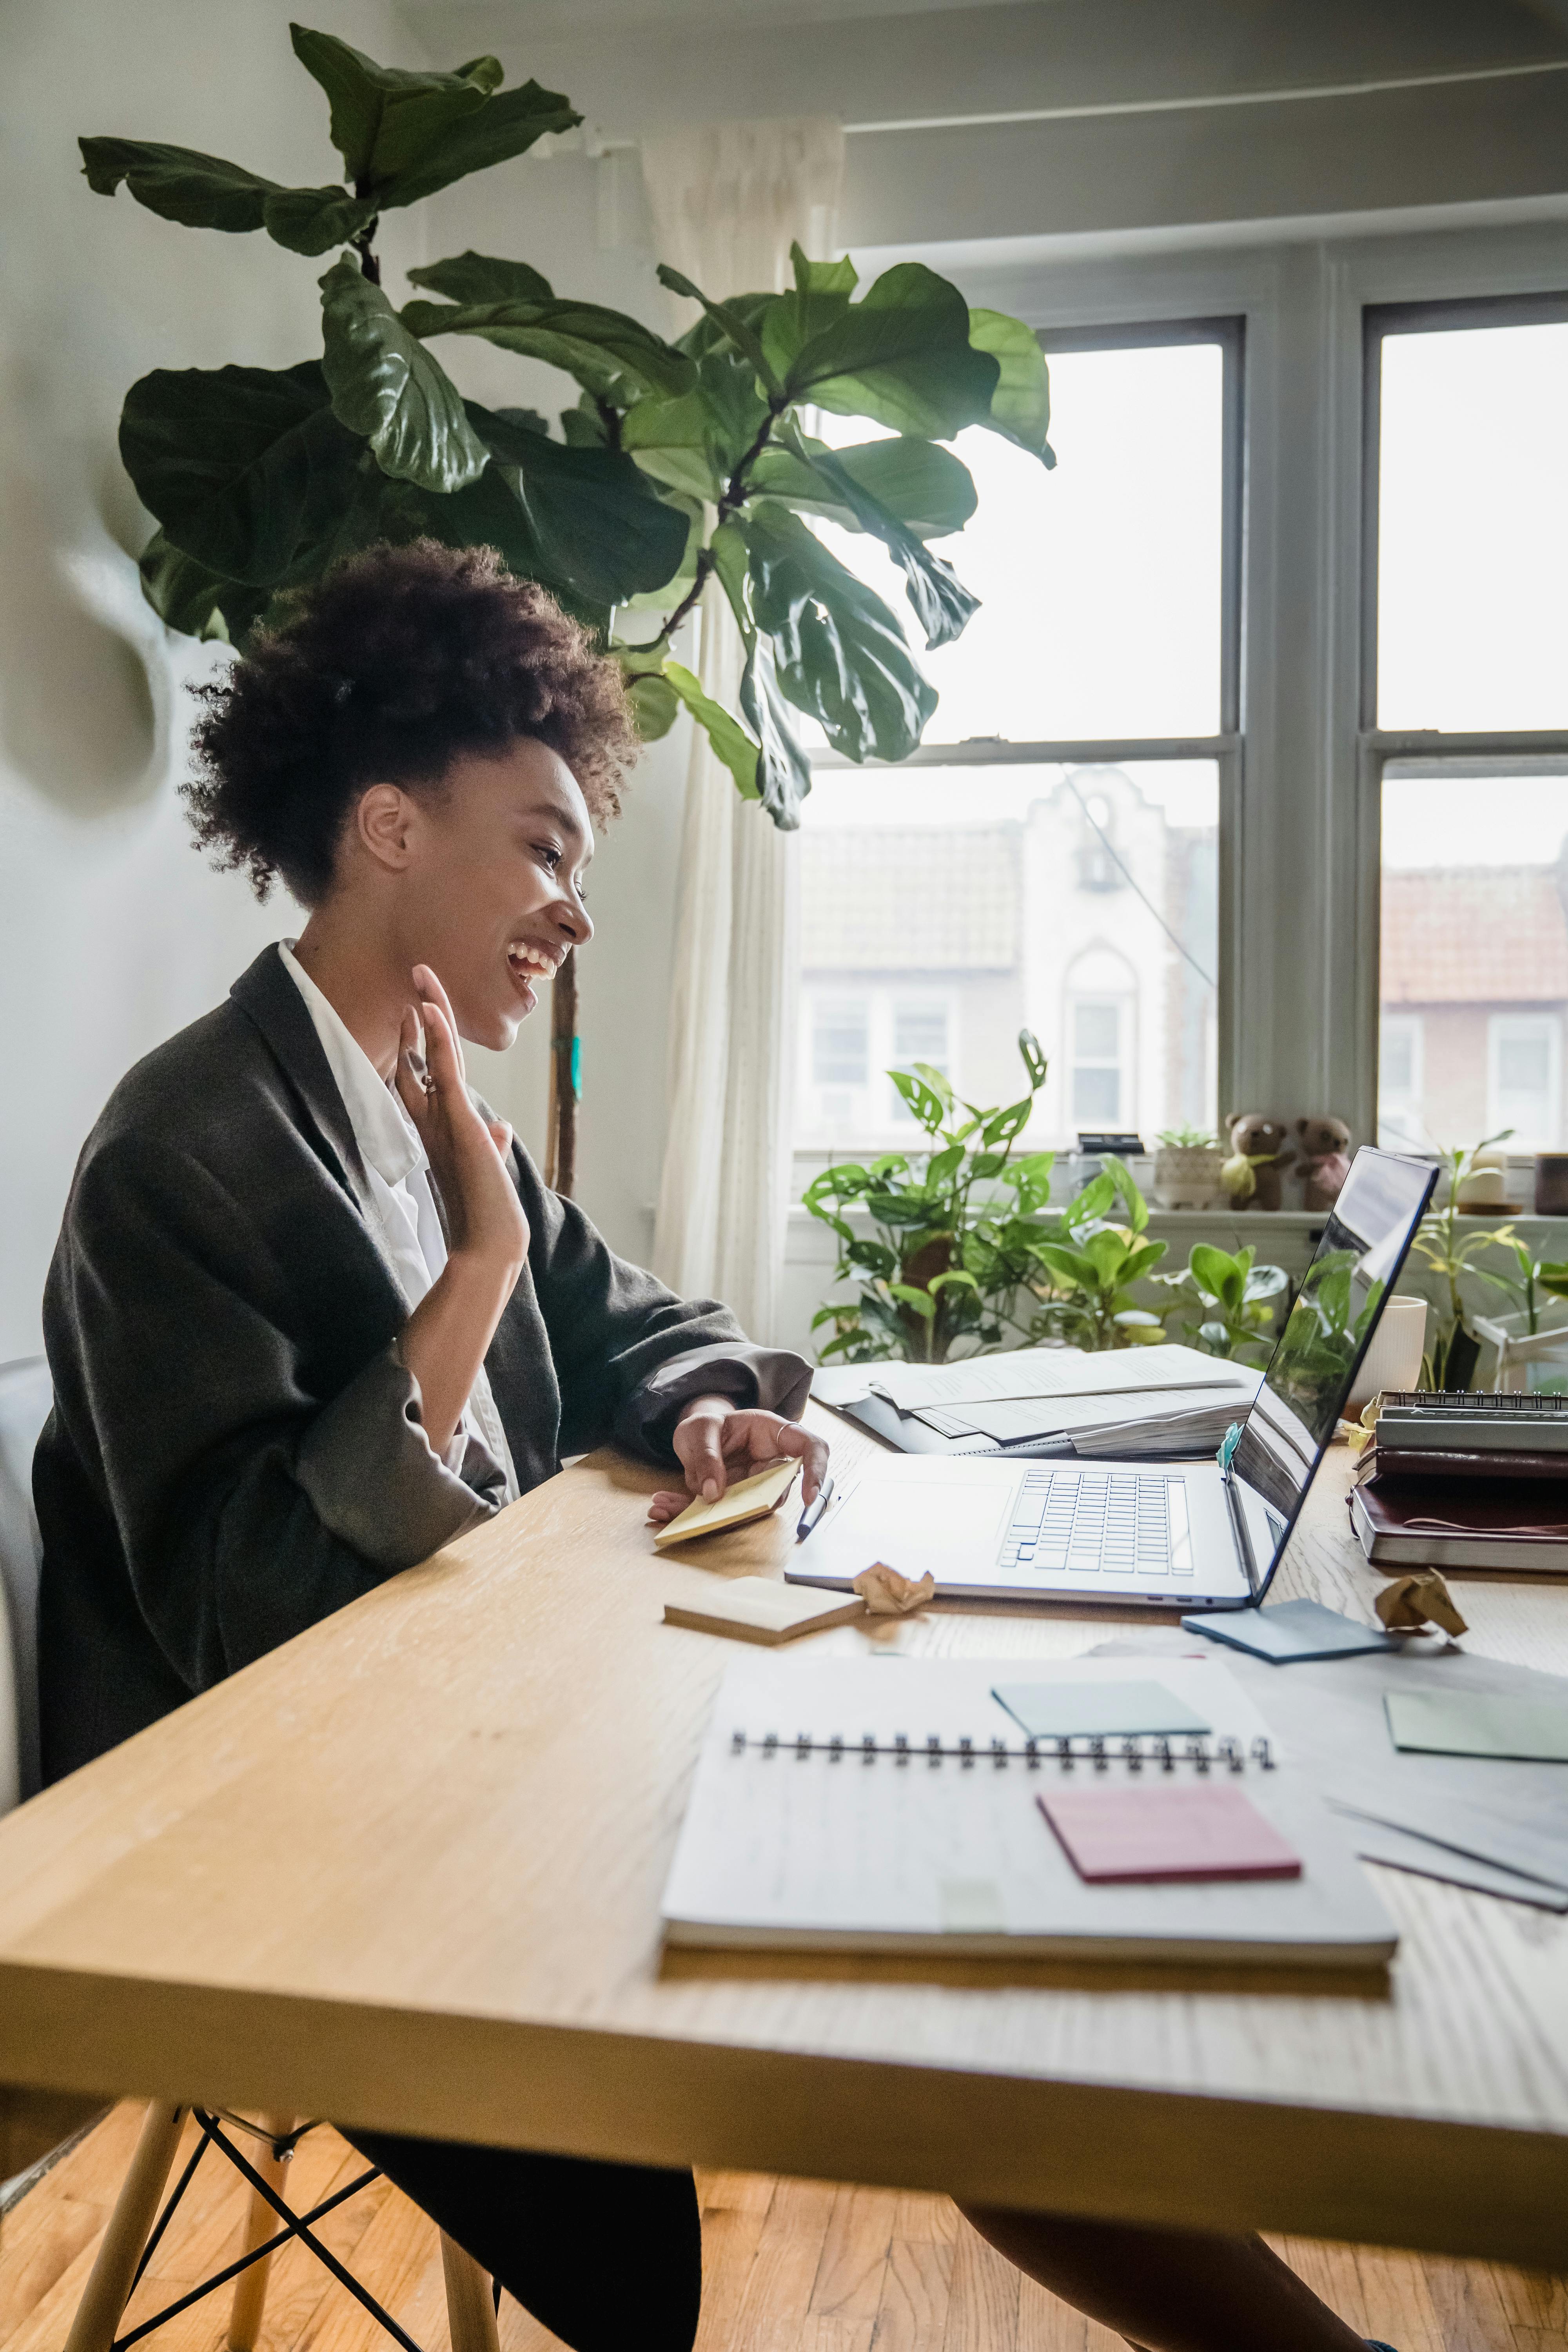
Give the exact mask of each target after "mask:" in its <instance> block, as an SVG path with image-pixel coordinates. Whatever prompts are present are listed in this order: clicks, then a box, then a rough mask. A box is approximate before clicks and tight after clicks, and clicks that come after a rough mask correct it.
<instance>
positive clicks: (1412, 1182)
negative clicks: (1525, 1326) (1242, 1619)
mask: <svg viewBox="0 0 1568 2352" xmlns="http://www.w3.org/2000/svg"><path fill="white" fill-rule="evenodd" d="M1436 1181H1437V1171H1436V1168H1434V1167H1433V1166H1432V1164H1431V1162H1430V1161H1429V1160H1402V1159H1399V1158H1396V1157H1395V1155H1394V1153H1393V1152H1389V1151H1374V1150H1372V1149H1371V1148H1370V1147H1363V1149H1362V1150H1360V1151H1358V1152H1357V1153H1356V1156H1355V1159H1354V1160H1352V1163H1351V1172H1350V1174H1349V1175H1348V1176H1347V1177H1346V1179H1345V1181H1344V1185H1343V1189H1342V1192H1341V1193H1340V1196H1339V1199H1338V1200H1337V1201H1336V1202H1334V1205H1333V1207H1332V1208H1331V1210H1330V1211H1329V1213H1328V1221H1327V1223H1325V1225H1324V1227H1323V1236H1322V1239H1321V1241H1320V1242H1319V1244H1318V1246H1317V1249H1316V1250H1315V1251H1314V1253H1313V1255H1312V1263H1311V1265H1310V1266H1309V1267H1308V1268H1307V1272H1306V1276H1305V1278H1304V1279H1303V1281H1302V1284H1301V1287H1300V1291H1299V1292H1298V1294H1297V1297H1296V1303H1295V1305H1294V1306H1293V1307H1291V1309H1290V1312H1289V1316H1288V1318H1286V1323H1285V1328H1284V1329H1283V1331H1281V1333H1280V1334H1279V1341H1278V1343H1277V1344H1276V1347H1275V1349H1274V1353H1273V1355H1272V1356H1271V1357H1270V1358H1269V1360H1268V1370H1267V1371H1266V1372H1265V1373H1264V1375H1263V1384H1262V1386H1261V1388H1260V1389H1259V1390H1258V1399H1257V1402H1256V1403H1255V1404H1254V1405H1253V1407H1252V1409H1251V1411H1250V1412H1248V1414H1247V1419H1246V1421H1245V1422H1244V1423H1242V1429H1241V1437H1240V1441H1239V1443H1238V1444H1237V1449H1236V1454H1235V1459H1234V1462H1233V1465H1232V1467H1233V1470H1234V1474H1235V1475H1236V1476H1237V1478H1238V1479H1239V1480H1240V1481H1241V1482H1242V1483H1243V1485H1245V1486H1249V1487H1250V1488H1251V1489H1252V1492H1253V1494H1254V1496H1256V1497H1257V1498H1258V1502H1259V1503H1260V1504H1261V1505H1262V1513H1261V1517H1262V1518H1263V1520H1264V1522H1265V1523H1266V1525H1267V1528H1268V1545H1267V1548H1266V1549H1265V1552H1264V1556H1263V1557H1262V1558H1258V1559H1255V1560H1254V1566H1255V1568H1256V1569H1257V1570H1258V1598H1259V1599H1261V1598H1262V1595H1263V1593H1264V1592H1266V1591H1268V1583H1269V1580H1270V1579H1271V1578H1272V1576H1273V1574H1274V1570H1275V1568H1276V1567H1277V1565H1278V1564H1279V1555H1280V1553H1281V1552H1282V1551H1283V1550H1284V1549H1285V1539H1286V1538H1287V1537H1288V1536H1289V1532H1290V1529H1291V1528H1292V1527H1293V1526H1294V1525H1295V1522H1296V1517H1297V1514H1298V1513H1299V1512H1300V1508H1301V1505H1302V1502H1303V1500H1304V1499H1305V1496H1306V1492H1307V1488H1308V1486H1310V1484H1311V1480H1312V1477H1313V1474H1314V1473H1315V1472H1316V1470H1317V1467H1318V1465H1319V1463H1320V1462H1321V1460H1322V1458H1323V1454H1324V1452H1325V1450H1326V1448H1327V1446H1328V1444H1329V1441H1330V1439H1331V1437H1332V1436H1333V1433H1334V1424H1335V1423H1336V1422H1337V1421H1338V1419H1339V1417H1340V1414H1341V1412H1342V1410H1343V1408H1344V1402H1345V1399H1346V1398H1347V1397H1348V1396H1349V1394H1350V1392H1351V1386H1352V1382H1353V1381H1354V1379H1355V1376H1356V1371H1357V1370H1358V1368H1359V1366H1360V1363H1361V1360H1362V1358H1363V1356H1364V1355H1365V1353H1366V1350H1367V1345H1368V1342H1369V1341H1370V1340H1371V1338H1372V1335H1373V1328H1374V1327H1375V1325H1376V1323H1377V1319H1378V1317H1379V1315H1380V1314H1381V1313H1382V1311H1383V1304H1384V1299H1385V1298H1386V1297H1388V1294H1389V1292H1390V1291H1391V1290H1392V1289H1393V1287H1394V1283H1395V1282H1396V1281H1397V1279H1398V1276H1399V1270H1400V1268H1401V1266H1403V1265H1404V1264H1405V1257H1406V1255H1408V1252H1409V1249H1410V1244H1411V1241H1412V1239H1413V1238H1414V1236H1415V1228H1416V1226H1417V1225H1418V1224H1419V1223H1420V1222H1421V1219H1422V1217H1423V1216H1424V1215H1425V1213H1426V1203H1427V1202H1428V1201H1429V1200H1430V1199H1431V1197H1432V1190H1433V1187H1434V1185H1435V1184H1436ZM1258 1516H1259V1515H1258V1514H1257V1513H1249V1514H1248V1515H1247V1517H1248V1519H1249V1522H1250V1523H1251V1525H1252V1526H1253V1527H1254V1528H1256V1526H1257V1523H1258Z"/></svg>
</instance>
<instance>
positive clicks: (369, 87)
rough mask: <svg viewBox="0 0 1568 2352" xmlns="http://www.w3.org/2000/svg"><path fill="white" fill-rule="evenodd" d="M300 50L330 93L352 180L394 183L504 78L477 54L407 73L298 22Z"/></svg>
mask: <svg viewBox="0 0 1568 2352" xmlns="http://www.w3.org/2000/svg"><path fill="white" fill-rule="evenodd" d="M289 38H290V40H291V41H292V43H293V46H294V55H295V56H296V57H297V58H299V60H300V64H301V65H302V66H303V67H304V68H305V70H306V72H307V73H308V74H310V76H311V78H312V79H314V80H316V81H318V82H320V84H321V88H322V89H324V90H325V91H326V93H327V99H328V102H329V104H330V106H331V141H332V144H333V146H334V147H335V148H336V149H337V151H338V152H339V154H340V155H341V156H342V159H343V164H344V168H345V169H346V171H347V173H348V175H349V177H350V179H351V180H353V181H355V182H363V181H371V180H390V179H391V178H392V176H393V174H394V173H395V172H400V171H402V170H403V169H404V167H405V165H406V164H408V163H412V162H413V161H414V159H415V157H416V155H418V154H420V153H421V152H423V150H424V149H425V148H426V147H427V146H428V145H429V143H430V142H431V140H432V139H434V138H435V137H436V136H437V132H439V131H445V130H446V129H447V126H448V125H449V124H450V123H452V122H455V121H460V120H461V119H462V117H463V116H464V115H467V114H472V113H475V112H476V111H477V110H479V108H480V107H481V106H482V105H483V104H484V102H485V100H486V99H487V98H488V97H489V95H490V92H491V91H492V90H495V89H500V85H501V82H502V80H503V79H504V75H503V72H502V68H501V65H500V59H499V58H473V59H472V60H471V62H470V63H469V64H468V65H466V66H459V68H458V70H457V72H456V73H437V72H430V71H425V72H413V73H410V72H407V71H405V69H404V68H402V67H400V66H381V65H377V64H376V62H375V59H374V58H367V57H366V56H365V54H364V52H363V49H355V48H351V47H350V46H349V44H348V43H347V41H340V40H339V39H338V37H337V36H336V34H334V33H318V32H313V31H311V30H310V27H309V26H305V25H290V26H289Z"/></svg>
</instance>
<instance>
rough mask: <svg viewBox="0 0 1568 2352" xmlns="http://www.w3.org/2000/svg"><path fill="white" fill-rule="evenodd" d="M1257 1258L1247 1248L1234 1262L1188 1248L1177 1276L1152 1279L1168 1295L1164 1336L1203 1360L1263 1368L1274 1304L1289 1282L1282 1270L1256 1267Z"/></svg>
mask: <svg viewBox="0 0 1568 2352" xmlns="http://www.w3.org/2000/svg"><path fill="white" fill-rule="evenodd" d="M1257 1255H1258V1253H1257V1251H1256V1250H1255V1249H1254V1248H1253V1246H1252V1244H1251V1243H1250V1242H1249V1243H1248V1244H1247V1247H1246V1248H1245V1249H1243V1250H1239V1251H1237V1254H1236V1255H1235V1256H1234V1257H1233V1256H1232V1255H1230V1253H1229V1251H1228V1250H1222V1249H1215V1248H1213V1247H1212V1246H1211V1245H1210V1244H1209V1243H1207V1242H1194V1244H1193V1250H1192V1255H1191V1257H1190V1258H1189V1260H1188V1262H1187V1265H1186V1266H1185V1267H1184V1270H1183V1271H1182V1272H1181V1273H1180V1274H1157V1275H1155V1276H1153V1279H1154V1280H1155V1281H1156V1282H1157V1283H1160V1284H1162V1285H1163V1286H1164V1287H1165V1288H1167V1289H1168V1290H1169V1291H1170V1292H1171V1294H1172V1297H1171V1303H1170V1305H1169V1306H1168V1307H1166V1308H1165V1309H1164V1313H1163V1321H1164V1322H1165V1324H1166V1326H1167V1327H1168V1328H1169V1327H1172V1326H1173V1327H1174V1328H1172V1329H1171V1331H1170V1336H1171V1337H1172V1338H1173V1339H1182V1340H1184V1341H1185V1342H1186V1343H1187V1344H1188V1345H1189V1346H1190V1347H1195V1348H1197V1349H1201V1351H1202V1352H1203V1353H1204V1354H1205V1355H1206V1356H1224V1357H1226V1358H1232V1359H1234V1360H1236V1361H1237V1362H1238V1363H1247V1364H1263V1363H1267V1362H1268V1357H1269V1353H1270V1351H1271V1349H1272V1348H1273V1344H1274V1340H1273V1331H1274V1312H1275V1304H1276V1302H1277V1301H1278V1300H1279V1298H1280V1297H1282V1296H1283V1294H1284V1293H1285V1291H1286V1290H1287V1289H1288V1288H1289V1276H1287V1274H1286V1272H1285V1269H1284V1267H1283V1266H1282V1265H1256V1264H1255V1263H1254V1260H1255V1259H1256V1257H1257Z"/></svg>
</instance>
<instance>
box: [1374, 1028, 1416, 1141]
mask: <svg viewBox="0 0 1568 2352" xmlns="http://www.w3.org/2000/svg"><path fill="white" fill-rule="evenodd" d="M1422 1044H1423V1033H1422V1024H1421V1016H1420V1014H1419V1013H1384V1016H1383V1020H1382V1023H1381V1024H1380V1026H1379V1029H1378V1043H1377V1131H1378V1136H1379V1139H1380V1140H1381V1141H1383V1142H1384V1143H1386V1144H1390V1145H1392V1146H1393V1147H1394V1150H1401V1149H1404V1148H1407V1147H1410V1146H1415V1147H1416V1148H1417V1149H1419V1147H1420V1146H1421V1145H1422V1143H1423V1142H1424V1141H1425V1139H1426V1131H1425V1123H1424V1121H1423V1119H1422V1116H1421V1097H1422V1060H1421V1055H1422Z"/></svg>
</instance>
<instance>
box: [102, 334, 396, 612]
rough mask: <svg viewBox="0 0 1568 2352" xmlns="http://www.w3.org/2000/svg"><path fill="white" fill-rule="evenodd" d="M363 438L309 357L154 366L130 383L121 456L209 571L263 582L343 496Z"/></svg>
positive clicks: (168, 528) (180, 542)
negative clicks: (282, 365)
mask: <svg viewBox="0 0 1568 2352" xmlns="http://www.w3.org/2000/svg"><path fill="white" fill-rule="evenodd" d="M359 446H360V445H359V444H358V443H357V442H356V441H355V439H354V437H353V435H352V434H351V433H348V432H345V431H344V429H343V427H342V425H341V424H339V422H338V420H337V419H336V418H335V417H334V416H333V415H332V413H331V406H330V404H329V401H328V394H327V387H326V384H325V383H324V382H323V380H322V375H321V367H320V365H319V363H318V362H316V361H314V360H307V361H305V362H302V363H301V364H300V366H298V367H293V368H288V369H284V370H280V371H274V370H271V369H268V368H239V367H225V368H210V369H209V368H183V369H177V370H176V369H170V368H157V369H154V371H153V373H152V374H151V375H145V376H143V377H142V380H141V381H140V383H134V384H132V387H131V390H130V392H129V393H128V394H126V398H125V407H124V411H123V414H122V415H121V421H120V453H121V457H122V458H123V459H124V461H125V470H126V472H127V473H128V474H129V475H130V477H131V478H132V482H134V484H135V485H136V491H137V495H138V497H139V498H140V499H141V500H142V505H143V506H144V507H146V508H147V509H149V511H150V512H151V513H153V515H155V516H156V517H157V519H158V520H159V522H160V523H162V525H163V530H164V531H165V532H166V534H167V536H168V538H169V540H170V541H172V542H173V544H174V546H175V547H176V548H178V549H180V550H181V551H183V552H184V554H186V555H190V556H194V557H195V559H196V561H197V562H200V563H202V564H205V566H206V567H207V568H208V569H209V570H210V571H211V572H215V573H216V574H218V575H220V576H222V577H224V578H226V579H229V580H235V581H241V582H247V583H251V584H254V585H266V584H268V583H273V582H276V581H278V580H280V579H281V578H282V577H283V575H284V573H285V572H287V571H288V570H289V565H290V564H291V563H292V562H293V561H294V558H295V556H296V554H297V553H298V551H299V550H300V546H301V545H302V544H304V543H305V542H306V541H309V540H310V539H312V538H315V537H317V536H319V535H320V533H321V530H322V529H323V528H324V527H325V521H326V518H327V517H328V516H329V514H330V512H331V509H332V507H333V505H334V503H337V502H341V501H342V499H344V498H345V497H346V496H347V495H348V486H349V484H350V481H351V478H352V475H353V466H354V461H355V458H356V457H357V456H358V452H359Z"/></svg>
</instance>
